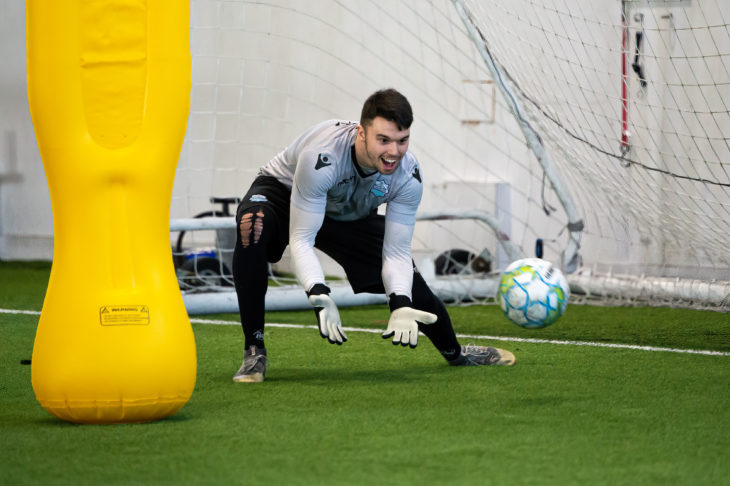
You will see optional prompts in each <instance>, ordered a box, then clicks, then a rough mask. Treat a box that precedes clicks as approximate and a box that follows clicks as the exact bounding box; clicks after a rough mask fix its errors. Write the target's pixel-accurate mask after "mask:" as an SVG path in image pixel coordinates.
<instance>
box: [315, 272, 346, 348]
mask: <svg viewBox="0 0 730 486" xmlns="http://www.w3.org/2000/svg"><path fill="white" fill-rule="evenodd" d="M329 292H330V289H329V288H328V287H327V286H326V285H324V284H315V285H314V286H313V287H312V288H311V290H310V291H309V292H307V295H308V298H309V303H310V304H311V305H312V307H314V313H315V314H316V316H317V324H318V325H319V334H320V336H322V337H323V338H327V340H328V341H329V342H330V343H332V344H335V343H337V344H342V343H343V342H345V341H347V336H346V335H345V331H343V330H342V321H341V320H340V312H339V311H338V310H337V305H336V304H335V301H334V300H332V299H331V298H330V296H329Z"/></svg>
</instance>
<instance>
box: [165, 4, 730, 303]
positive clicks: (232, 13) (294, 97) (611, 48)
mask: <svg viewBox="0 0 730 486" xmlns="http://www.w3.org/2000/svg"><path fill="white" fill-rule="evenodd" d="M728 21H730V4H728V3H727V2H725V1H724V0H693V1H689V0H675V1H669V0H667V1H660V0H656V1H650V0H641V1H640V0H636V1H629V0H624V1H621V0H610V1H602V2H585V1H582V0H560V1H555V0H513V1H511V2H503V1H500V0H472V1H469V0H463V1H462V0H452V1H449V0H419V1H418V2H413V1H406V0H399V1H396V0H394V1H390V2H378V1H375V0H372V1H371V0H362V1H358V2H354V1H349V0H339V1H338V0H323V1H318V2H290V1H283V0H282V1H244V0H241V1H233V0H227V1H223V0H192V1H191V50H192V57H193V63H192V66H193V67H192V69H193V73H192V76H193V87H192V93H191V113H190V118H189V121H188V131H187V136H186V139H185V142H184V144H183V151H182V154H181V159H180V163H179V165H178V172H177V175H176V181H175V187H174V194H173V201H172V213H171V217H172V219H173V221H172V227H171V230H172V232H171V243H172V245H173V250H174V256H175V261H176V268H177V271H178V275H179V279H180V283H181V289H182V290H183V293H184V297H185V299H186V303H187V304H188V309H189V311H191V312H210V311H232V310H234V309H235V305H236V304H235V296H234V295H233V293H232V290H233V289H232V281H231V277H230V257H231V254H232V247H233V238H234V237H235V228H234V224H233V220H232V217H231V216H230V213H233V212H235V200H236V198H237V197H241V196H242V195H243V194H244V193H245V191H246V190H247V188H248V186H249V185H250V183H251V181H252V180H253V179H254V177H255V176H256V173H257V171H258V169H259V167H260V166H262V165H263V164H265V163H266V162H267V161H268V160H269V159H270V158H271V157H272V156H273V155H274V154H276V153H277V152H279V151H280V150H282V149H283V148H284V147H285V146H286V144H287V143H289V141H291V140H292V139H293V138H294V137H295V136H296V135H297V134H298V133H299V132H301V131H302V130H304V129H306V128H307V127H309V126H310V125H313V124H314V123H317V122H318V121H321V120H324V119H327V118H349V119H354V120H357V117H358V116H359V112H360V108H361V105H362V102H363V100H364V99H365V98H366V97H367V96H368V95H369V94H370V93H372V92H373V91H375V90H377V89H380V88H384V87H395V88H397V89H399V90H400V91H401V92H403V93H404V94H405V95H406V96H407V97H408V98H409V100H410V102H411V104H412V105H413V107H414V115H415V121H414V124H413V126H412V128H411V134H412V136H411V150H412V151H413V152H414V153H415V154H416V155H417V157H418V158H419V161H420V163H421V165H422V169H423V178H424V197H423V202H422V204H421V208H420V213H419V222H418V223H417V225H416V230H415V236H414V242H413V255H414V260H415V261H416V264H417V265H418V267H419V269H420V270H421V272H422V273H423V274H424V276H425V277H426V278H427V280H428V281H429V283H430V284H431V285H432V286H433V287H434V288H435V289H436V290H437V292H439V293H440V295H441V296H442V297H444V298H445V299H446V300H448V301H453V302H484V301H488V300H489V299H491V298H493V297H494V295H495V292H496V287H497V279H498V277H499V271H500V270H501V269H503V268H504V267H506V266H507V265H508V264H509V263H510V262H511V261H512V260H514V259H516V258H519V257H521V256H533V255H535V251H536V247H539V248H541V254H542V257H543V258H545V259H548V260H551V261H553V262H555V263H556V264H558V265H559V266H561V267H562V268H563V269H564V270H565V271H566V274H567V276H568V280H569V282H570V283H571V287H572V289H573V294H574V297H573V300H574V301H575V300H576V299H577V300H585V301H588V302H596V303H613V304H615V303H640V304H649V305H680V306H691V307H697V308H712V309H718V310H725V311H727V310H728V309H730V249H729V245H730V236H728V235H730V148H729V145H728V138H729V137H728V135H729V134H730V111H729V110H728V104H730V35H728V34H729V32H728ZM287 255H288V254H285V256H284V258H283V259H282V261H281V262H279V263H277V264H276V265H274V266H273V267H272V279H273V281H274V283H273V287H270V289H271V290H270V292H269V294H271V296H267V299H269V300H267V307H268V308H271V309H274V308H292V307H298V306H306V305H307V304H306V299H305V296H304V293H303V291H302V290H301V289H300V288H298V287H297V286H296V285H295V282H294V281H293V279H291V278H288V277H287V275H290V269H289V261H288V256H287ZM322 258H323V261H324V268H325V272H326V273H327V274H328V275H331V276H332V282H330V283H331V284H333V285H332V286H333V288H337V290H335V292H334V293H333V296H334V297H335V300H338V302H340V303H341V304H347V303H352V304H360V303H370V302H384V297H383V296H354V295H351V292H350V293H348V287H347V285H346V282H342V283H343V285H340V286H338V285H337V281H338V279H342V278H343V273H342V271H341V269H339V268H338V267H337V265H336V264H334V262H331V261H329V260H328V259H327V258H326V257H324V256H323V257H322ZM340 287H341V289H340Z"/></svg>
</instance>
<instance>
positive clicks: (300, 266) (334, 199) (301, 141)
mask: <svg viewBox="0 0 730 486" xmlns="http://www.w3.org/2000/svg"><path fill="white" fill-rule="evenodd" d="M357 126H358V124H357V123H355V122H351V121H345V120H327V121H325V122H322V123H319V124H317V125H315V126H314V127H312V128H310V129H309V130H307V131H305V132H304V133H303V134H301V135H300V136H299V137H297V139H296V140H294V141H293V142H292V143H291V144H290V145H289V146H288V147H287V148H286V149H284V150H283V151H282V152H281V153H279V154H278V155H276V156H275V157H274V158H273V159H271V161H270V162H269V163H268V164H267V165H266V166H264V167H263V168H262V169H261V174H262V175H268V176H273V177H275V178H276V179H278V180H279V182H281V183H282V184H284V185H286V186H287V187H290V188H291V190H292V191H291V219H290V223H289V228H290V238H289V247H290V250H291V255H292V262H293V264H294V272H295V274H296V275H297V278H298V279H299V281H300V282H301V283H302V285H303V286H304V288H305V290H309V289H311V288H312V286H313V285H315V284H317V283H324V274H323V272H322V268H321V266H320V264H319V261H318V260H317V257H316V255H315V253H314V240H315V236H316V234H317V232H318V231H319V229H320V227H321V225H322V221H323V219H324V217H325V216H327V217H329V218H332V219H335V220H340V221H354V220H357V219H362V218H365V217H366V216H368V215H369V214H370V213H372V211H373V210H375V209H376V208H377V207H378V206H380V205H381V204H383V203H386V210H385V235H384V239H383V260H382V277H383V285H384V287H385V290H386V294H387V295H390V294H392V293H395V294H397V295H405V296H407V297H411V286H412V283H413V267H412V260H411V239H412V237H413V228H414V226H415V223H416V211H417V210H418V205H419V203H420V202H421V195H422V193H423V184H422V183H421V173H420V168H419V166H418V160H417V159H416V157H415V156H414V155H413V154H412V153H411V152H410V151H407V152H406V154H405V155H404V156H403V158H402V159H401V161H400V163H399V164H398V167H397V168H396V170H395V171H394V172H393V173H392V174H390V175H383V174H381V173H379V172H377V171H376V172H371V173H365V172H364V171H363V169H362V168H361V167H360V166H359V165H357V163H356V162H355V160H354V155H353V153H354V145H355V138H356V137H357Z"/></svg>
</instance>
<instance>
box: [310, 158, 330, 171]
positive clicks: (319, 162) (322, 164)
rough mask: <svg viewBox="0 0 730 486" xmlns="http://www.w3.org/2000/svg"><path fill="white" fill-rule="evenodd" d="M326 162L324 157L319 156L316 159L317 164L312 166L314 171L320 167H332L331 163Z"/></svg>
mask: <svg viewBox="0 0 730 486" xmlns="http://www.w3.org/2000/svg"><path fill="white" fill-rule="evenodd" d="M327 160H329V159H328V158H327V156H326V155H325V156H322V154H319V157H317V163H316V164H314V170H319V169H321V168H322V167H329V166H330V165H332V162H330V163H327Z"/></svg>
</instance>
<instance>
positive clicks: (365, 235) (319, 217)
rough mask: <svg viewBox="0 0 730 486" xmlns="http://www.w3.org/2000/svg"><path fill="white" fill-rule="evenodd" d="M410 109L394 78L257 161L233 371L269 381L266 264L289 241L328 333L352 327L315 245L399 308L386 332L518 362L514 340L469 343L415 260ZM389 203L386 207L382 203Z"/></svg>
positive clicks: (240, 219)
mask: <svg viewBox="0 0 730 486" xmlns="http://www.w3.org/2000/svg"><path fill="white" fill-rule="evenodd" d="M412 122H413V113H412V110H411V105H410V104H409V102H408V100H407V99H406V98H405V97H404V96H403V95H402V94H401V93H399V92H398V91H396V90H394V89H386V90H382V91H378V92H376V93H374V94H372V95H371V96H370V97H369V98H368V99H367V100H366V101H365V104H364V105H363V109H362V113H361V115H360V123H359V124H358V123H355V122H351V121H344V120H327V121H324V122H322V123H319V124H318V125H315V126H314V127H312V128H310V129H309V130H307V131H305V132H304V133H302V134H301V135H300V136H299V137H297V138H296V139H295V140H294V141H293V142H292V143H291V144H290V145H289V146H288V147H287V148H286V149H284V150H283V151H282V152H281V153H279V154H278V155H276V156H275V157H274V158H273V159H271V161H269V163H268V164H266V165H265V166H264V167H263V168H262V169H261V170H260V172H259V175H258V177H257V178H256V179H255V180H254V182H253V184H252V185H251V188H250V189H249V191H248V193H246V195H245V196H244V198H243V200H242V201H241V203H240V205H239V206H238V211H237V212H236V222H237V224H238V236H237V242H236V248H235V250H234V254H233V278H234V281H235V285H236V293H237V296H238V304H239V309H240V313H241V323H242V326H243V334H244V340H245V346H244V353H243V364H242V365H241V368H240V369H239V370H238V372H237V373H236V374H235V376H234V377H233V381H235V382H243V383H246V382H248V383H257V382H262V381H264V375H265V372H266V365H267V359H268V358H267V353H266V347H265V345H264V309H265V296H266V290H267V286H268V263H267V262H272V263H273V262H277V261H279V259H280V258H281V256H282V253H283V252H284V249H285V248H286V246H287V245H289V246H290V251H291V257H292V262H293V266H294V272H295V274H296V276H297V279H298V280H299V282H300V283H301V284H302V286H303V287H304V290H305V291H306V293H307V296H308V299H309V302H310V304H311V305H312V307H313V308H314V310H315V314H316V317H317V322H318V325H319V332H320V335H321V336H322V337H323V338H326V339H327V340H328V341H329V342H330V343H334V344H342V343H344V342H346V341H347V336H346V335H345V332H344V330H343V327H342V322H341V320H340V315H339V311H338V309H337V305H336V304H335V303H334V301H333V300H332V299H331V298H330V297H329V292H330V289H329V288H328V287H327V286H326V285H325V279H324V273H323V271H322V267H321V265H320V262H319V260H318V259H317V256H316V254H315V252H314V248H315V247H316V248H318V249H320V250H322V251H323V252H324V253H326V254H328V255H329V256H331V257H332V258H333V259H334V260H335V261H337V262H338V263H339V264H340V265H342V267H343V268H344V270H345V273H346V274H347V278H348V280H349V283H350V285H351V286H352V289H353V291H354V292H355V293H359V292H369V293H385V294H386V295H387V296H388V300H389V306H390V310H391V316H390V320H389V321H388V326H387V328H386V330H385V332H383V338H385V339H390V338H392V342H393V344H400V345H403V346H410V347H413V348H415V347H416V345H417V344H418V332H419V330H420V331H421V332H423V333H424V334H425V335H426V336H427V337H428V338H429V339H430V340H431V342H432V343H433V344H434V346H435V347H436V349H438V350H439V352H440V353H441V354H442V356H443V357H444V358H445V359H446V361H447V362H448V363H449V364H451V365H459V366H475V365H507V366H508V365H512V364H514V362H515V357H514V355H513V354H512V353H510V352H509V351H504V350H501V349H497V348H492V347H483V346H461V345H460V344H459V342H458V340H457V338H456V335H455V333H454V330H453V327H452V325H451V320H450V318H449V315H448V313H447V311H446V308H445V307H444V305H443V303H442V302H441V301H440V300H439V299H438V297H436V296H435V295H434V294H433V292H432V291H431V290H430V289H429V287H428V285H427V284H426V282H425V281H424V279H423V277H421V275H420V274H419V273H418V271H417V270H416V268H415V266H414V265H413V261H412V259H411V239H412V237H413V228H414V225H415V223H416V211H417V210H418V205H419V203H420V201H421V194H422V193H423V183H422V179H421V170H420V168H419V165H418V160H417V159H416V157H415V156H414V155H413V153H411V152H410V151H409V150H408V144H409V140H410V127H411V123H412ZM381 204H385V205H386V210H385V216H382V215H379V214H377V208H378V206H380V205H381Z"/></svg>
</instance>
